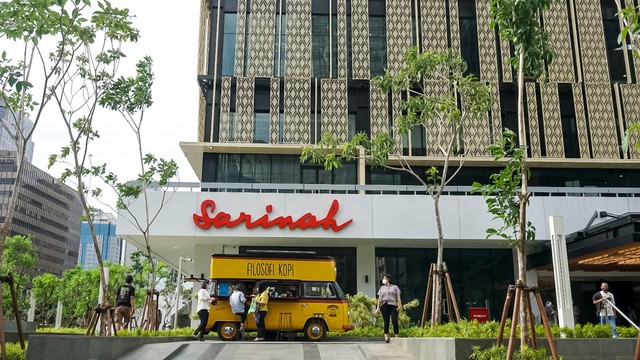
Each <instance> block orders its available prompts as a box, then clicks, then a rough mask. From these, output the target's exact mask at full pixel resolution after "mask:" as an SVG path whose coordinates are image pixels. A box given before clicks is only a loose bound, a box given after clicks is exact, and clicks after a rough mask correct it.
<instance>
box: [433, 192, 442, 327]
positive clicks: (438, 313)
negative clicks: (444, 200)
mask: <svg viewBox="0 0 640 360" xmlns="http://www.w3.org/2000/svg"><path fill="white" fill-rule="evenodd" d="M433 206H434V210H435V214H436V227H437V229H438V256H437V258H436V272H437V273H438V275H437V276H436V277H435V278H434V281H433V287H434V289H433V292H434V296H435V299H436V301H435V304H433V315H432V318H433V320H432V321H431V327H433V325H438V324H440V323H442V271H443V269H444V267H443V265H442V264H443V262H444V239H443V236H442V219H441V217H440V195H439V194H436V196H434V197H433Z"/></svg>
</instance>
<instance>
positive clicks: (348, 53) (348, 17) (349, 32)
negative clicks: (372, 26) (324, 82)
mask: <svg viewBox="0 0 640 360" xmlns="http://www.w3.org/2000/svg"><path fill="white" fill-rule="evenodd" d="M352 53H353V50H352V47H351V15H347V79H351V78H352V70H351V54H352Z"/></svg>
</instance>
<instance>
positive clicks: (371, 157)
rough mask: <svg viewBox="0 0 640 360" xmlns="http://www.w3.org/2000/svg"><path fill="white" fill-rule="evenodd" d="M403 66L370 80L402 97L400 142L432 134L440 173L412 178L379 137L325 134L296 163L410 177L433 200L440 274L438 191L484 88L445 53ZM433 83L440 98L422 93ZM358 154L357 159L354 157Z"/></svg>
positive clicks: (486, 99)
mask: <svg viewBox="0 0 640 360" xmlns="http://www.w3.org/2000/svg"><path fill="white" fill-rule="evenodd" d="M405 62H406V64H405V66H404V67H403V68H402V69H401V70H399V71H398V73H397V74H396V75H391V74H390V73H389V72H387V71H385V74H384V75H383V76H382V77H379V78H376V79H374V81H373V82H374V84H375V85H376V86H377V87H378V88H379V89H380V90H382V91H384V92H387V93H389V92H392V93H395V94H399V93H401V92H408V94H409V95H408V99H407V100H403V103H402V106H403V110H404V112H405V114H404V115H401V116H400V117H398V118H397V119H394V123H395V129H393V132H394V133H397V134H400V135H403V136H406V135H407V134H409V133H410V132H411V131H429V133H430V134H434V136H435V143H436V144H437V146H438V148H437V152H438V155H440V156H442V158H443V163H442V171H440V170H438V168H437V167H435V166H431V167H429V168H428V170H427V171H426V173H425V174H418V173H416V172H415V171H414V169H413V168H412V167H411V165H410V164H409V163H408V162H407V160H406V159H405V158H404V157H403V155H402V153H401V146H400V145H399V144H398V143H397V142H396V141H395V140H394V139H393V134H390V133H381V134H378V135H377V136H375V137H371V138H370V137H369V136H368V135H367V134H365V133H360V134H357V135H356V136H355V137H354V138H353V139H352V140H351V141H349V142H348V143H346V144H339V143H338V141H337V140H336V139H334V138H333V137H332V136H331V134H328V133H325V134H323V136H322V140H321V141H320V142H318V144H317V145H316V146H307V147H305V148H304V149H303V150H302V155H301V161H302V162H305V161H309V162H311V163H315V164H324V167H325V169H328V170H331V169H334V168H338V167H340V165H341V164H342V162H343V161H351V160H354V159H358V158H364V159H365V160H366V161H367V162H368V163H369V164H370V165H372V166H382V167H384V168H387V169H391V170H397V171H403V172H406V173H408V174H410V175H411V176H412V177H413V178H415V179H416V181H418V182H419V183H420V184H421V185H422V186H424V187H425V189H426V191H427V193H428V194H429V196H430V197H431V199H432V200H433V206H434V210H435V217H436V219H435V220H436V228H437V231H438V256H437V262H436V268H437V270H438V272H439V273H441V272H442V271H443V262H444V234H443V230H442V219H441V215H440V197H441V195H442V192H443V191H444V187H445V186H446V185H447V184H448V183H449V182H450V181H451V180H452V179H453V178H454V177H455V176H456V174H457V173H458V171H460V169H461V168H462V164H463V162H464V158H463V156H464V151H461V150H460V149H461V148H462V147H463V146H464V126H465V124H466V123H467V121H468V120H469V119H470V118H471V117H473V116H479V115H481V114H485V113H486V112H487V111H488V110H489V107H490V106H491V95H490V91H489V88H488V87H487V86H486V85H484V84H482V83H480V82H477V81H476V79H475V77H474V76H473V74H470V75H466V76H465V75H464V73H465V72H466V70H467V65H466V63H465V62H464V60H462V59H461V58H460V56H459V55H454V54H453V53H451V52H444V53H429V52H428V53H419V52H418V50H417V49H416V48H411V49H409V50H407V52H406V54H405ZM427 81H432V82H433V81H435V82H437V83H438V84H440V85H442V86H443V88H444V90H443V91H442V92H441V93H431V92H429V91H428V90H426V87H425V86H424V85H425V82H427ZM360 149H362V150H363V153H362V154H361V153H360ZM452 157H456V158H457V161H458V163H457V166H456V168H455V170H454V171H453V172H452V173H449V166H450V162H451V158H452ZM436 279H437V280H436V282H435V284H434V289H435V290H434V291H435V297H436V302H435V304H434V307H433V313H432V314H433V315H432V320H431V324H432V326H433V325H435V324H439V323H440V322H441V312H442V310H441V309H442V284H441V281H440V280H441V278H440V277H436Z"/></svg>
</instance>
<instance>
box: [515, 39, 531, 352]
mask: <svg viewBox="0 0 640 360" xmlns="http://www.w3.org/2000/svg"><path fill="white" fill-rule="evenodd" d="M518 141H519V143H520V147H521V148H522V149H523V155H522V163H521V165H520V170H521V188H520V194H519V195H518V197H519V199H520V208H519V212H518V234H517V236H518V240H517V241H518V242H517V245H516V253H517V258H518V279H520V280H522V283H523V284H525V285H526V284H527V272H526V271H527V254H526V248H525V246H526V244H525V241H526V240H527V198H528V195H527V194H528V190H527V183H528V177H527V171H526V170H527V166H526V158H527V133H526V127H525V118H524V50H522V49H521V50H520V53H519V54H518ZM520 294H521V298H520V314H518V316H519V317H520V348H521V349H522V348H523V347H524V346H526V345H527V344H528V342H529V316H528V313H527V311H526V309H527V306H525V302H527V301H529V296H528V293H527V292H525V291H521V292H520ZM514 316H516V314H514Z"/></svg>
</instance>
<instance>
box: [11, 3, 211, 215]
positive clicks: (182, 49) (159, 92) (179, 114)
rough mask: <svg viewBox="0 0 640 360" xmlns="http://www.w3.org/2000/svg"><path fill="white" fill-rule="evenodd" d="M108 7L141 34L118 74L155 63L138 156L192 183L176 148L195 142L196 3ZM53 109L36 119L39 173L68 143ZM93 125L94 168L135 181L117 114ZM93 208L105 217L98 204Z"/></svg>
mask: <svg viewBox="0 0 640 360" xmlns="http://www.w3.org/2000/svg"><path fill="white" fill-rule="evenodd" d="M111 3H112V5H114V6H118V7H128V8H129V9H130V10H131V13H132V14H134V15H135V16H136V17H135V19H134V24H135V26H136V27H137V28H138V29H139V30H140V32H141V38H140V40H139V41H138V43H136V44H132V45H127V46H126V47H125V48H124V52H125V53H126V54H127V60H126V61H124V62H123V63H122V65H121V67H120V70H121V74H123V75H125V76H132V75H134V74H135V63H136V62H137V61H138V60H139V59H141V58H142V57H143V56H145V55H149V56H151V57H152V58H153V61H154V72H155V81H154V84H153V100H154V104H153V106H152V107H151V108H149V109H148V110H147V112H146V113H145V122H144V125H143V131H142V132H143V137H144V138H143V151H144V152H145V153H148V152H151V153H153V154H155V155H157V156H158V157H164V158H172V159H174V160H175V161H176V162H177V163H178V165H179V167H180V181H197V178H196V176H195V174H194V172H193V170H192V169H191V166H190V165H189V163H188V162H187V160H186V158H185V156H184V155H183V153H182V151H181V149H180V146H179V142H180V141H197V122H198V118H197V114H198V96H199V94H198V92H199V89H198V85H197V82H196V77H197V75H198V74H197V71H196V70H197V68H196V64H197V56H198V21H199V11H200V2H199V1H195V0H190V1H180V2H179V3H176V2H171V3H170V2H168V1H157V0H135V1H124V0H112V1H111ZM3 45H4V43H3ZM54 105H55V104H53V103H51V104H49V105H48V108H47V109H48V111H47V112H46V116H44V117H42V118H41V121H40V123H39V125H38V127H37V128H36V131H35V133H34V137H33V141H34V142H35V152H34V158H33V163H34V165H36V166H37V167H39V168H41V169H43V170H46V169H47V162H48V158H49V155H51V154H53V153H58V152H59V150H60V148H61V146H64V145H66V144H67V143H68V135H67V134H66V132H65V129H66V127H65V126H64V124H63V122H62V120H61V119H60V117H59V115H57V114H56V107H55V106H54ZM95 120H96V124H95V127H96V128H97V129H98V130H99V133H100V135H101V139H100V140H99V141H97V142H95V143H94V144H92V145H91V149H92V150H91V151H90V152H91V153H92V154H93V156H92V162H93V164H100V163H104V162H106V163H107V164H109V168H110V169H112V171H114V172H116V173H117V174H118V175H119V177H120V179H122V180H127V179H132V178H134V177H136V175H137V174H138V173H139V171H138V170H139V163H138V162H137V161H136V158H137V152H136V151H137V150H136V149H137V148H136V144H135V138H134V136H133V133H132V131H131V130H130V129H129V128H128V127H127V125H126V124H125V122H124V120H123V119H122V118H121V116H120V114H118V113H116V112H109V111H106V110H105V111H102V112H100V113H99V115H98V116H97V117H96V118H95ZM61 171H62V167H60V166H58V167H55V168H53V169H51V170H50V171H49V172H50V173H51V174H52V175H53V176H55V177H59V175H60V173H61ZM94 185H95V184H94ZM104 190H105V191H106V189H104ZM103 201H106V202H108V203H110V204H111V205H114V204H115V196H114V195H113V194H112V193H106V194H105V196H104V197H103ZM92 205H94V206H98V207H100V208H102V209H103V210H105V211H108V209H107V208H106V207H104V206H100V205H99V204H98V203H95V202H93V203H92Z"/></svg>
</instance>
